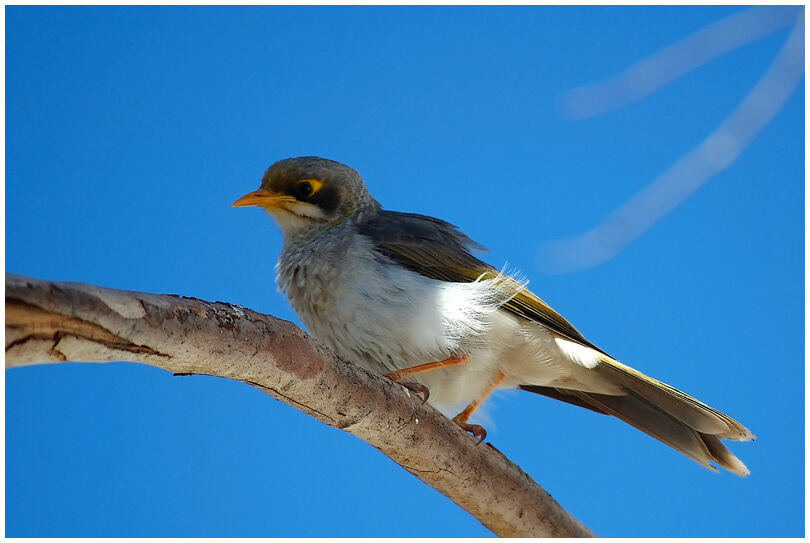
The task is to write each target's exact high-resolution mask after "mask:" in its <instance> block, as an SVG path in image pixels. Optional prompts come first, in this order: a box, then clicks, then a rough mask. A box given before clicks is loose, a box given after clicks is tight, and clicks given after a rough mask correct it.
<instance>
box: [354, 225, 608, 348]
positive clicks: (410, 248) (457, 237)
mask: <svg viewBox="0 0 810 543" xmlns="http://www.w3.org/2000/svg"><path fill="white" fill-rule="evenodd" d="M359 231H360V233H361V234H364V235H365V236H367V237H369V238H370V239H371V240H372V242H373V243H374V245H375V247H376V248H377V250H379V251H380V252H381V253H383V254H385V255H386V256H388V257H389V258H391V259H392V260H394V261H395V262H396V263H398V264H399V265H401V266H403V267H405V268H407V269H409V270H412V271H415V272H417V273H420V274H422V275H424V276H425V277H430V278H431V279H438V280H440V281H449V282H453V283H470V282H472V281H476V280H478V279H491V278H494V277H496V276H497V275H499V272H498V270H497V269H495V268H493V267H492V266H490V265H489V264H487V263H485V262H483V261H481V260H479V259H478V258H476V257H475V256H473V254H472V252H471V250H472V249H479V250H486V249H485V248H484V247H483V246H482V245H480V244H478V243H476V242H475V241H473V240H472V239H470V238H469V237H467V236H466V235H465V234H463V233H462V232H461V231H459V229H458V228H457V227H456V226H454V225H452V224H450V223H448V222H445V221H443V220H441V219H436V218H434V217H428V216H425V215H418V214H416V213H399V212H397V211H382V212H381V213H380V215H378V216H377V217H375V218H374V219H372V220H370V221H368V222H366V223H363V224H361V225H359ZM512 281H514V280H512ZM514 287H515V291H516V292H517V294H516V295H515V296H514V297H513V298H512V299H511V300H509V301H508V302H506V304H505V305H504V306H503V307H504V309H506V310H508V311H510V312H512V313H514V314H516V315H519V316H521V317H524V318H526V319H529V320H533V321H537V322H539V323H541V324H543V325H545V326H546V327H548V328H549V329H551V330H553V331H554V332H556V333H558V334H559V335H561V336H563V337H565V338H568V339H570V340H572V341H575V342H577V343H580V344H581V345H585V346H588V347H590V348H591V349H595V350H597V351H599V352H600V353H602V354H604V355H607V353H605V352H604V351H603V350H602V349H600V348H599V347H597V346H596V345H594V344H593V343H591V342H590V341H588V340H587V339H585V337H584V336H583V335H582V334H580V333H579V331H578V330H577V329H576V328H574V326H573V325H572V324H571V323H570V322H568V321H567V320H565V319H564V318H563V317H562V315H560V314H559V313H557V312H556V311H554V309H552V308H551V306H550V305H548V304H547V303H546V302H544V301H543V300H542V299H541V298H540V297H539V296H537V295H536V294H534V293H533V292H532V291H530V290H529V289H527V288H525V286H523V285H521V284H520V283H518V282H517V281H514ZM607 356H609V355H607Z"/></svg>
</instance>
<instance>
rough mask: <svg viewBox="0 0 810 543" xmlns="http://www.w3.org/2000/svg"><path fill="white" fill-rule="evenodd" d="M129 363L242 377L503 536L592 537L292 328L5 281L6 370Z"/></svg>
mask: <svg viewBox="0 0 810 543" xmlns="http://www.w3.org/2000/svg"><path fill="white" fill-rule="evenodd" d="M68 360H70V361H76V362H110V361H118V360H123V361H130V362H140V363H143V364H149V365H151V366H155V367H158V368H163V369H165V370H168V371H170V372H172V373H187V374H205V375H214V376H219V377H225V378H229V379H234V380H237V381H242V382H244V383H247V384H249V385H251V386H254V387H256V388H258V389H259V390H261V391H263V392H265V393H267V394H269V395H270V396H272V397H274V398H276V399H277V400H280V401H282V402H284V403H286V404H289V405H291V406H293V407H295V408H296V409H299V410H301V411H303V412H305V413H307V414H309V415H311V416H313V417H315V418H316V419H318V420H320V421H321V422H323V423H325V424H328V425H329V426H332V427H334V428H338V429H341V430H344V431H346V432H349V433H350V434H352V435H354V436H357V437H359V438H360V439H362V440H364V441H366V442H367V443H369V444H370V445H372V446H373V447H375V448H377V449H379V450H380V451H381V452H383V453H384V454H385V455H387V456H388V457H389V458H391V459H392V460H393V461H394V462H396V463H397V464H399V465H400V466H402V467H403V468H404V469H406V470H407V471H409V472H410V473H412V474H413V475H415V476H416V477H418V478H419V479H421V480H422V481H424V482H425V483H427V484H428V485H430V486H432V487H433V488H435V489H436V490H438V491H439V492H441V493H442V494H444V495H445V496H447V497H448V498H450V499H451V500H453V501H454V502H455V503H456V504H458V505H459V506H460V507H462V508H464V509H465V510H466V511H468V512H469V513H470V514H472V515H473V516H474V517H476V518H477V519H478V520H479V521H481V523H483V524H484V525H485V526H486V527H487V528H489V529H490V530H492V531H493V532H494V533H495V534H497V535H499V536H511V537H592V536H593V533H592V532H591V531H590V530H588V529H587V528H586V527H585V526H583V525H582V524H581V523H580V522H579V521H578V520H577V519H575V518H574V517H573V516H571V515H570V514H569V513H568V512H567V511H565V510H564V509H563V508H562V507H560V505H559V504H558V503H557V502H556V501H554V499H553V498H552V497H551V496H550V495H549V494H548V493H547V492H546V491H544V490H543V489H542V488H541V487H540V486H539V485H538V484H537V483H536V482H534V481H533V480H532V479H531V477H529V476H528V475H527V474H526V473H524V472H523V471H522V470H521V469H520V468H519V467H518V466H516V465H515V464H513V463H512V462H511V461H509V459H507V458H506V457H505V456H504V455H503V454H502V453H501V452H500V451H498V450H497V449H495V448H494V447H493V446H491V445H489V444H486V445H484V446H480V447H479V446H476V445H475V443H476V440H475V439H473V438H472V437H470V436H468V435H467V434H466V433H465V432H463V431H462V430H461V429H459V428H458V426H456V425H455V424H454V423H453V422H451V421H450V420H448V419H447V418H446V417H444V416H443V415H441V414H440V413H438V412H437V411H436V410H434V409H433V408H432V407H430V406H428V405H423V404H422V403H421V400H420V399H419V398H418V397H416V396H415V395H412V394H409V393H408V392H407V391H406V390H405V389H404V388H403V387H402V386H400V385H398V384H396V383H394V382H392V381H390V380H388V379H385V378H383V377H381V376H379V375H376V374H373V373H371V372H368V371H366V370H365V369H363V368H361V367H359V366H357V365H355V364H352V363H350V362H347V361H345V360H342V359H340V358H338V357H337V356H335V355H334V354H332V353H331V352H330V351H328V350H327V349H326V348H324V347H323V346H321V345H319V344H318V343H317V342H315V341H314V340H312V339H311V338H310V337H309V336H307V335H306V334H305V333H304V332H303V331H302V330H301V329H299V328H298V327H296V326H295V325H293V324H292V323H289V322H287V321H283V320H279V319H276V318H275V317H272V316H269V315H263V314H260V313H256V312H255V311H252V310H250V309H247V308H244V307H240V306H236V305H231V304H227V303H222V302H215V303H212V302H205V301H203V300H198V299H196V298H185V297H179V296H175V295H156V294H146V293H140V292H128V291H120V290H112V289H104V288H100V287H94V286H91V285H85V284H80V283H56V282H48V281H41V280H38V279H32V278H28V277H22V276H17V275H6V368H11V367H16V366H25V365H30V364H42V363H58V362H64V361H68Z"/></svg>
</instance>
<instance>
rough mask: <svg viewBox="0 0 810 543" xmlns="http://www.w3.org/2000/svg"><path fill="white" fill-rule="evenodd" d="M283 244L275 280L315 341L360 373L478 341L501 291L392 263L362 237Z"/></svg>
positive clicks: (434, 356) (455, 351)
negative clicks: (436, 277) (356, 366)
mask: <svg viewBox="0 0 810 543" xmlns="http://www.w3.org/2000/svg"><path fill="white" fill-rule="evenodd" d="M323 241H324V243H310V244H307V245H306V246H289V247H285V249H284V250H283V251H282V255H281V257H280V259H279V264H278V270H277V271H278V282H279V286H280V288H281V289H282V290H283V291H284V292H285V293H286V294H287V296H288V298H289V300H290V303H291V304H292V306H293V309H294V310H295V312H296V313H297V314H298V315H299V317H300V318H301V320H302V321H303V322H304V324H305V325H306V327H307V328H308V330H309V331H310V333H311V334H312V335H313V336H314V337H315V338H316V339H318V340H319V341H321V342H323V343H324V344H326V345H327V346H328V347H330V348H332V349H334V350H335V351H337V352H338V354H340V355H342V356H344V357H347V358H349V359H351V360H353V361H355V362H357V363H360V364H362V365H364V366H366V367H367V368H369V369H371V370H373V371H378V372H385V371H392V370H395V369H400V368H404V367H409V366H413V365H416V364H421V363H425V362H433V361H437V360H442V359H444V358H448V357H450V356H453V355H455V354H459V353H463V352H465V351H468V350H470V349H471V348H473V347H474V346H475V344H476V342H480V339H481V337H482V335H483V334H484V332H485V331H486V330H487V328H488V326H489V322H490V319H489V316H490V315H491V314H492V313H494V312H495V311H497V307H498V306H499V305H500V303H501V302H502V300H501V299H499V297H500V298H503V293H501V292H498V290H497V289H496V288H493V287H492V285H489V284H488V283H487V282H485V281H481V282H476V283H449V282H444V281H437V280H433V279H430V278H427V277H424V276H422V275H420V274H418V273H415V272H412V271H410V270H407V269H405V268H402V267H401V266H399V265H397V264H395V263H393V262H391V261H390V260H388V259H387V258H386V257H384V256H382V255H381V254H379V253H378V252H376V251H375V250H374V249H373V247H372V246H371V244H370V242H369V241H368V240H366V239H365V238H363V237H362V236H347V237H346V238H343V239H330V240H323Z"/></svg>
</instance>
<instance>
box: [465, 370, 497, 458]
mask: <svg viewBox="0 0 810 543" xmlns="http://www.w3.org/2000/svg"><path fill="white" fill-rule="evenodd" d="M505 378H506V374H505V373H498V376H497V377H496V378H495V380H494V381H492V383H490V385H489V387H487V389H486V390H485V391H484V393H483V394H481V396H480V397H479V398H476V399H475V400H473V401H472V402H470V405H468V406H467V407H465V408H464V411H462V412H461V413H459V414H458V415H456V416H455V417H453V422H455V423H456V424H458V425H459V426H461V427H462V428H464V429H465V430H466V431H468V432H470V433H471V434H472V435H473V436H474V437H477V438H478V443H481V442H482V441H484V439H485V438H486V437H487V431H486V430H485V429H484V427H483V426H479V425H477V424H467V421H468V420H469V419H470V415H472V414H473V413H474V412H475V410H476V409H478V408H479V407H480V406H481V404H482V403H484V400H486V399H487V398H488V397H489V395H490V394H492V392H493V391H494V390H495V389H496V388H497V387H498V385H499V384H501V381H503V380H504V379H505Z"/></svg>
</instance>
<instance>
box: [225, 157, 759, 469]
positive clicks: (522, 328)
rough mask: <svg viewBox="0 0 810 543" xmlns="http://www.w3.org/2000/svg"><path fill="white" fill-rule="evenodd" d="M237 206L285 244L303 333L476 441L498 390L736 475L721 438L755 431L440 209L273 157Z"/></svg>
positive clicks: (288, 280)
mask: <svg viewBox="0 0 810 543" xmlns="http://www.w3.org/2000/svg"><path fill="white" fill-rule="evenodd" d="M233 206H234V207H243V206H258V207H261V208H264V209H265V210H266V211H267V212H268V213H269V214H270V215H271V216H272V217H273V218H274V219H275V221H276V222H277V223H278V226H279V227H280V229H281V231H282V234H283V242H282V247H281V252H280V255H279V259H278V262H277V264H276V281H277V283H278V287H279V289H280V290H281V291H283V292H284V293H285V294H286V296H287V298H288V300H289V302H290V304H291V306H292V308H293V310H294V311H295V312H296V314H297V315H298V316H299V317H300V319H301V320H302V322H303V323H304V325H305V326H306V328H307V330H308V331H309V333H310V334H311V335H312V336H313V337H314V338H315V339H317V340H318V341H320V342H321V343H323V344H324V345H326V346H327V347H329V348H331V349H332V350H333V351H334V352H336V353H337V354H338V355H340V356H341V357H343V358H345V359H347V360H350V361H352V362H354V363H357V364H359V365H361V366H363V367H365V368H366V369H368V370H370V371H372V372H375V373H378V374H382V375H384V376H385V377H388V378H389V379H392V380H394V381H399V382H400V383H401V384H402V385H404V386H406V387H407V388H409V389H410V390H413V391H414V392H416V393H418V394H419V395H420V396H422V398H423V399H424V400H426V401H427V402H428V403H429V404H430V405H432V406H433V407H434V408H436V409H437V410H439V411H440V412H442V413H444V414H447V415H448V416H451V415H453V416H452V420H453V421H454V422H455V423H456V424H458V425H459V426H460V427H461V428H462V429H463V430H465V431H467V432H469V433H470V434H472V436H473V437H474V438H476V439H477V440H478V443H480V442H481V441H483V440H484V439H485V437H486V429H485V428H483V427H482V426H480V425H477V424H470V423H469V419H470V416H471V415H472V414H473V413H474V412H475V411H476V410H477V409H478V408H479V407H480V406H481V404H482V403H484V401H485V400H486V399H487V398H488V397H489V396H490V395H491V394H492V392H493V391H495V390H496V389H520V390H524V391H528V392H532V393H536V394H540V395H543V396H547V397H550V398H553V399H556V400H561V401H563V402H567V403H569V404H573V405H576V406H579V407H583V408H587V409H589V410H591V411H595V412H597V413H602V414H607V415H612V416H614V417H617V418H618V419H620V420H622V421H624V422H626V423H628V424H630V425H631V426H634V427H635V428H637V429H639V430H641V431H643V432H646V433H647V434H649V435H650V436H652V437H654V438H656V439H658V440H660V441H662V442H663V443H665V444H666V445H669V446H670V447H672V448H673V449H675V450H677V451H679V452H681V453H683V454H684V455H685V456H687V457H688V458H690V459H692V460H694V461H695V462H697V463H699V464H701V465H702V466H705V467H706V468H708V469H710V470H713V471H719V470H718V469H717V467H716V466H715V465H717V466H720V467H722V468H725V469H727V470H728V471H730V472H732V473H735V474H737V475H740V476H747V475H748V474H749V470H748V468H747V467H746V466H745V464H743V462H742V461H740V460H739V459H738V458H737V457H736V456H735V455H734V454H733V453H732V452H731V451H729V450H728V448H727V447H726V446H725V444H724V443H723V442H722V440H723V439H729V440H735V441H748V440H752V439H754V435H753V434H752V433H751V431H749V430H748V429H747V428H746V427H745V426H743V425H742V424H740V423H739V422H737V421H736V420H734V419H733V418H731V417H729V416H728V415H726V414H724V413H722V412H720V411H718V410H716V409H714V408H712V407H709V406H708V405H706V404H704V403H702V402H700V401H698V400H697V399H695V398H693V397H691V396H689V395H688V394H686V393H684V392H681V391H680V390H678V389H676V388H674V387H672V386H670V385H667V384H665V383H663V382H662V381H659V380H657V379H654V378H652V377H649V376H647V375H645V374H643V373H641V372H640V371H638V370H635V369H633V368H631V367H630V366H627V365H625V364H623V363H621V362H619V361H618V360H616V359H615V358H613V357H611V356H610V355H609V354H607V353H606V352H605V351H604V350H602V349H601V348H599V347H597V346H596V345H595V344H594V343H591V342H590V341H589V340H588V339H586V338H585V337H584V336H583V335H582V334H581V333H580V332H579V331H577V329H576V328H574V326H573V325H571V324H570V323H569V322H568V321H567V320H566V319H565V318H563V317H562V316H561V315H560V314H559V313H557V312H556V311H555V310H554V309H552V308H551V306H549V305H548V304H547V303H546V302H544V301H543V300H542V299H541V298H540V297H538V296H537V295H536V294H534V293H533V292H532V291H531V290H529V288H528V286H527V282H526V281H525V280H522V279H521V278H520V277H518V276H515V275H514V274H509V273H506V272H505V271H503V270H499V269H496V268H494V267H493V266H490V265H489V264H486V263H485V262H483V261H482V260H479V258H478V257H476V256H475V255H474V254H473V252H474V251H481V250H485V249H484V247H483V246H481V245H480V244H478V243H476V242H475V241H473V240H472V239H471V238H469V237H468V236H467V235H465V234H464V233H462V232H461V231H460V230H459V229H458V228H457V227H456V226H454V225H452V224H450V223H448V222H445V221H443V220H441V219H438V218H434V217H429V216H426V215H420V214H416V213H404V212H398V211H390V210H386V209H383V208H382V206H381V205H380V203H379V202H377V200H375V199H374V198H373V197H372V196H371V194H370V193H369V190H368V188H367V187H366V184H365V182H364V181H363V178H362V177H361V176H360V174H359V173H358V172H357V171H356V170H354V169H353V168H351V167H349V166H347V165H345V164H342V163H340V162H337V161H334V160H329V159H325V158H320V157H314V156H303V157H295V158H288V159H284V160H280V161H278V162H275V163H274V164H272V165H271V166H270V167H269V168H268V169H267V171H266V172H265V173H264V176H263V177H262V180H261V185H260V188H259V189H258V190H255V191H252V192H249V193H248V194H245V195H244V196H242V197H241V198H239V199H238V200H236V201H235V202H234V203H233Z"/></svg>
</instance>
